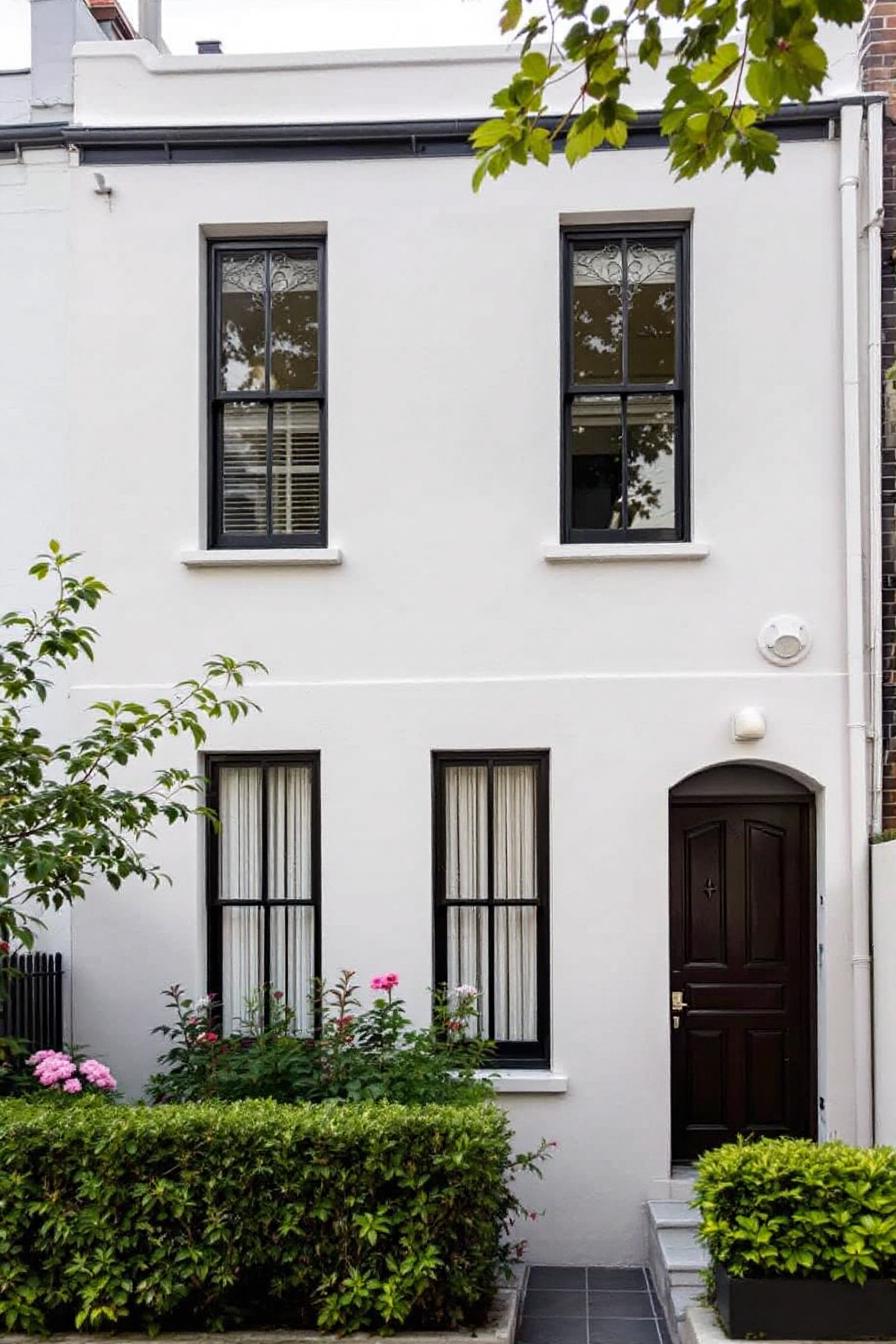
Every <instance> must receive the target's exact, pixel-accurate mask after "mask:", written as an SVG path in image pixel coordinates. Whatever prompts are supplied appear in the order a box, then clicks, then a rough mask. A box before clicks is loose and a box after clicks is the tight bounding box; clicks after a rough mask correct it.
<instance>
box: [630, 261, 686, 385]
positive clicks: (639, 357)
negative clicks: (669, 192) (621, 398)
mask: <svg viewBox="0 0 896 1344" xmlns="http://www.w3.org/2000/svg"><path fill="white" fill-rule="evenodd" d="M627 267H628V273H627V280H628V296H629V306H628V378H629V382H631V383H672V382H674V381H675V284H676V279H677V277H676V254H675V248H674V247H669V246H664V245H660V244H657V243H649V242H643V243H641V242H638V243H629V246H628V258H627Z"/></svg>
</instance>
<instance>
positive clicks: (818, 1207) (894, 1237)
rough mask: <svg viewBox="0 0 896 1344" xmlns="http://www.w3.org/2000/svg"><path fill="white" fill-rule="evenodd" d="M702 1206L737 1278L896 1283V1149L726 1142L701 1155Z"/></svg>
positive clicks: (716, 1254)
mask: <svg viewBox="0 0 896 1344" xmlns="http://www.w3.org/2000/svg"><path fill="white" fill-rule="evenodd" d="M694 1202H695V1204H696V1205H697V1207H698V1208H699V1210H700V1213H701V1214H702V1220H703V1221H702V1229H701V1237H702V1239H703V1241H704V1242H705V1244H706V1246H707V1247H708V1249H709V1251H710V1254H711V1255H712V1258H713V1260H714V1261H715V1262H716V1263H717V1264H719V1265H721V1266H722V1267H723V1268H724V1269H726V1270H727V1271H728V1273H729V1274H730V1275H732V1276H734V1277H735V1278H743V1277H751V1278H755V1277H780V1276H788V1275H789V1276H796V1277H802V1278H810V1277H812V1278H825V1279H846V1280H848V1281H849V1282H850V1283H864V1282H865V1281H866V1279H868V1278H877V1277H882V1278H896V1149H893V1148H850V1147H849V1146H848V1145H847V1144H845V1143H839V1142H830V1143H820V1144H816V1143H813V1142H811V1141H810V1140H809V1139H761V1140H759V1141H758V1142H745V1141H741V1142H739V1143H733V1144H726V1145H724V1146H723V1147H721V1148H716V1149H714V1150H713V1151H711V1152H708V1153H706V1154H704V1156H703V1157H702V1158H701V1159H700V1162H699V1164H698V1175H697V1182H696V1186H695V1190H694Z"/></svg>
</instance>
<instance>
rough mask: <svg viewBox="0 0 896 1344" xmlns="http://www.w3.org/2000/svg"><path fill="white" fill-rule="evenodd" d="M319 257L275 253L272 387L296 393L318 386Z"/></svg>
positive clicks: (272, 276)
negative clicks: (299, 390)
mask: <svg viewBox="0 0 896 1344" xmlns="http://www.w3.org/2000/svg"><path fill="white" fill-rule="evenodd" d="M317 292H318V285H317V257H316V255H315V254H313V253H311V254H309V253H303V252H298V253H289V254H288V253H284V252H275V253H273V254H272V256H271V388H272V390H274V391H278V392H292V391H296V390H298V389H300V388H301V389H306V388H312V387H316V386H317V378H318V358H317V345H318V312H317Z"/></svg>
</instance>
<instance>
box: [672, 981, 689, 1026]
mask: <svg viewBox="0 0 896 1344" xmlns="http://www.w3.org/2000/svg"><path fill="white" fill-rule="evenodd" d="M687 1006H688V1005H687V1004H686V1003H685V1001H684V991H683V990H680V989H673V990H672V1030H673V1031H677V1030H678V1028H679V1027H680V1026H681V1014H682V1013H684V1012H686V1011H687Z"/></svg>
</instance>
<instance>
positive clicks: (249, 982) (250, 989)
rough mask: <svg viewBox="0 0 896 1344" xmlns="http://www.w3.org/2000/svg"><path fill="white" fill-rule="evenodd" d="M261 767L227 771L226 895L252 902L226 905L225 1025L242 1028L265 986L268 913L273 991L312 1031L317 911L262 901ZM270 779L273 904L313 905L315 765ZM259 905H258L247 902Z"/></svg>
mask: <svg viewBox="0 0 896 1344" xmlns="http://www.w3.org/2000/svg"><path fill="white" fill-rule="evenodd" d="M264 774H265V772H264V770H263V769H262V768H261V767H259V766H245V767H244V766H225V767H223V768H222V770H221V772H220V789H219V795H220V796H219V804H218V810H219V814H220V818H221V837H220V855H221V860H220V877H219V893H218V894H219V898H220V899H221V900H222V901H245V902H247V905H246V908H245V909H240V907H239V906H224V907H223V909H222V911H221V937H222V949H221V952H222V957H221V962H222V981H223V983H222V986H221V995H222V1001H223V1002H222V1022H223V1027H224V1030H225V1032H229V1031H236V1030H238V1028H239V1022H240V1020H241V1019H242V1018H244V1017H245V1002H246V998H247V997H248V996H249V995H254V994H255V993H256V992H257V991H258V989H259V988H260V987H261V986H262V985H263V984H264V981H265V969H264V919H265V914H266V913H267V915H268V918H269V921H270V927H269V945H270V981H271V988H272V990H281V991H282V992H283V994H284V995H285V999H286V1002H287V1004H288V1005H289V1007H290V1008H292V1009H293V1011H294V1012H295V1014H296V1027H297V1030H299V1031H301V1032H310V1031H311V1029H312V1026H313V1017H312V1013H311V1011H310V1009H309V998H310V995H311V990H312V979H313V976H314V907H313V906H311V905H293V906H278V905H272V906H269V907H268V909H267V911H265V909H264V907H262V906H261V904H254V903H255V902H261V900H262V894H263V893H262V843H261V837H262V791H263V789H264ZM267 775H268V797H267V811H268V836H267V841H268V843H267V857H268V872H267V895H268V899H269V900H270V901H306V900H307V901H310V900H311V899H312V883H311V793H312V776H311V769H310V767H309V766H276V767H270V768H269V769H268V771H267ZM249 902H253V904H248V903H249Z"/></svg>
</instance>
